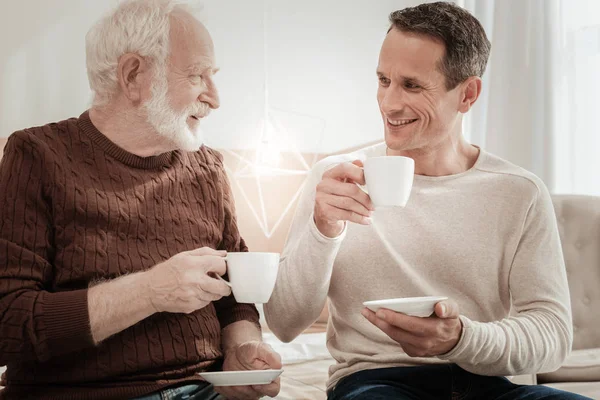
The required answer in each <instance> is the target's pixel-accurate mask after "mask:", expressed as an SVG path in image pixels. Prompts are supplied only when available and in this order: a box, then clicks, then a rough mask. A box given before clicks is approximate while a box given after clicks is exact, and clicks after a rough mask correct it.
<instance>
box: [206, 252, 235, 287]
mask: <svg viewBox="0 0 600 400" xmlns="http://www.w3.org/2000/svg"><path fill="white" fill-rule="evenodd" d="M225 268H227V256H225ZM208 274H209V276H212V277H213V278H216V279H219V280H220V281H222V282H223V283H224V284H226V285H227V286H229V287H232V286H231V283H229V281H226V280H225V279H224V278H223V277H222V276H221V275H219V274H217V273H216V272H214V271H211V272H209V273H208Z"/></svg>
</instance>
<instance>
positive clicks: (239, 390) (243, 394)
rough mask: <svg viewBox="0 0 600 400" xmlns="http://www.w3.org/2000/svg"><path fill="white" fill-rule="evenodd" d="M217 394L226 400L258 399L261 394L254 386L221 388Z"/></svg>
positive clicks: (218, 388)
mask: <svg viewBox="0 0 600 400" xmlns="http://www.w3.org/2000/svg"><path fill="white" fill-rule="evenodd" d="M215 392H217V393H220V394H222V395H223V396H224V397H225V398H226V399H228V400H229V399H233V400H235V399H258V398H259V397H261V394H260V393H259V392H257V391H256V390H255V389H254V388H253V387H252V386H219V387H215Z"/></svg>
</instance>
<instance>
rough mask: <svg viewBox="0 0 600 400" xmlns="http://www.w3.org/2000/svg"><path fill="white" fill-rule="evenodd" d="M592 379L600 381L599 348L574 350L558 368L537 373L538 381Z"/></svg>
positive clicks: (586, 380)
mask: <svg viewBox="0 0 600 400" xmlns="http://www.w3.org/2000/svg"><path fill="white" fill-rule="evenodd" d="M592 381H600V348H597V349H586V350H574V351H573V352H572V353H571V354H570V355H569V357H568V358H567V360H566V361H565V362H564V363H563V365H562V367H560V369H558V370H557V371H554V372H548V373H545V374H538V382H539V383H551V382H592ZM598 385H599V386H600V382H599V383H598Z"/></svg>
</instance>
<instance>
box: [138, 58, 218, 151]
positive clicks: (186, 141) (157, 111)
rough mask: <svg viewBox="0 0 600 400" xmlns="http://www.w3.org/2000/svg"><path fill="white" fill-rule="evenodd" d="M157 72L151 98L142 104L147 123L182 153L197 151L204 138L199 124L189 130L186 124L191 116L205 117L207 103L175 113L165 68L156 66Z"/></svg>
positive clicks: (207, 112)
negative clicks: (168, 93) (169, 95)
mask: <svg viewBox="0 0 600 400" xmlns="http://www.w3.org/2000/svg"><path fill="white" fill-rule="evenodd" d="M157 68H158V70H157V71H158V72H157V74H156V77H155V79H154V85H153V86H152V97H151V98H150V100H148V101H147V102H145V103H144V105H143V108H144V109H145V111H146V118H147V120H148V123H149V124H150V125H151V126H152V127H153V128H154V129H155V130H156V132H157V133H158V134H159V135H160V136H162V137H164V138H165V139H167V140H169V141H170V142H171V143H173V144H174V145H175V146H176V147H177V148H178V149H180V150H184V151H197V150H198V149H199V148H200V147H201V146H202V144H203V142H204V140H203V139H204V138H203V136H202V132H201V130H200V126H199V124H197V125H196V127H195V128H190V126H189V124H188V123H187V120H188V118H189V117H190V116H191V115H201V116H207V115H208V114H209V113H210V108H209V106H208V104H207V103H197V104H193V105H190V106H189V107H186V108H185V109H184V110H183V111H181V112H180V113H177V112H176V111H175V110H173V108H172V107H171V104H170V103H169V99H168V98H167V92H168V88H169V84H168V82H167V77H166V69H165V67H162V66H158V67H157Z"/></svg>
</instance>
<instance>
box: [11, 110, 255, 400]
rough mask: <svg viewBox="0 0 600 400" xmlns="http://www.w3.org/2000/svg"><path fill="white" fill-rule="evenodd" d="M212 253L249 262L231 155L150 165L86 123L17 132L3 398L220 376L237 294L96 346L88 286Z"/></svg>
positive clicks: (177, 156)
mask: <svg viewBox="0 0 600 400" xmlns="http://www.w3.org/2000/svg"><path fill="white" fill-rule="evenodd" d="M203 246H208V247H212V248H216V249H226V250H229V251H246V250H247V248H246V245H245V243H244V241H243V240H242V239H241V238H240V235H239V232H238V229H237V224H236V219H235V210H234V204H233V198H232V195H231V191H230V188H229V184H228V181H227V177H226V174H225V172H224V169H223V164H222V157H221V155H220V154H219V153H218V152H216V151H214V150H211V149H209V148H207V147H202V148H201V149H200V150H199V151H198V152H195V153H185V152H180V151H174V152H170V153H166V154H162V155H159V156H155V157H147V158H141V157H138V156H136V155H134V154H131V153H128V152H126V151H124V150H123V149H121V148H119V147H118V146H116V145H115V144H114V143H112V142H111V141H110V140H108V139H107V138H106V137H105V136H104V135H103V134H102V133H100V132H99V131H98V130H97V129H96V128H95V127H94V125H93V124H92V123H91V121H90V118H89V116H88V113H87V112H85V113H83V114H82V115H81V116H80V117H79V118H78V119H77V118H72V119H69V120H66V121H62V122H58V123H53V124H49V125H46V126H42V127H37V128H31V129H26V130H23V131H18V132H16V133H14V134H13V135H12V136H11V137H10V139H9V140H8V143H7V145H6V147H5V150H4V157H3V159H2V161H1V163H0V365H7V366H8V369H7V371H6V373H5V376H3V379H2V384H3V385H5V386H6V389H4V391H3V392H0V398H1V399H28V398H35V399H124V398H131V397H135V396H140V395H143V394H147V393H150V392H153V391H156V390H158V389H161V388H164V387H166V386H169V385H173V384H175V383H178V382H181V381H185V380H198V379H199V377H198V376H197V375H195V373H196V372H198V371H204V370H207V369H210V368H211V367H214V366H215V365H216V364H217V362H218V361H219V360H220V359H222V352H221V329H222V328H223V327H225V326H226V325H228V324H230V323H232V322H235V321H238V320H250V321H253V322H256V323H257V324H258V313H257V311H256V308H255V307H254V306H253V305H248V304H237V303H236V302H235V300H234V299H233V297H232V296H230V297H228V298H224V299H221V300H220V301H218V302H215V303H212V304H210V305H209V306H207V307H205V308H203V309H201V310H198V311H196V312H194V313H191V314H189V315H186V314H170V313H159V314H154V315H153V316H151V317H149V318H147V319H145V320H143V321H141V322H139V323H138V324H136V325H134V326H132V327H130V328H128V329H126V330H124V331H122V332H121V333H119V334H117V335H114V336H112V337H110V338H109V339H107V340H105V341H104V342H102V343H101V344H100V345H98V346H94V344H93V341H92V336H91V332H90V324H89V315H88V308H87V307H88V304H87V288H88V285H89V284H90V283H93V282H95V281H98V280H102V279H114V278H116V277H118V276H120V275H123V274H127V273H131V272H136V271H142V270H146V269H148V268H150V267H152V266H154V265H156V264H157V263H160V262H161V261H164V260H166V259H168V258H170V257H171V256H173V255H175V254H177V253H179V252H182V251H186V250H191V249H195V248H199V247H203Z"/></svg>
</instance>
